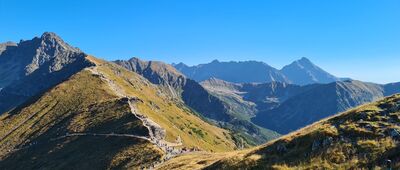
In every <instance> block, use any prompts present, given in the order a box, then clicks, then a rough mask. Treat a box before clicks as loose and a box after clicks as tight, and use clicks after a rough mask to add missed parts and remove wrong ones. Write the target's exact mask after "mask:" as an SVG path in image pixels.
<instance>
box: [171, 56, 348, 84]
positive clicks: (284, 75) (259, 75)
mask: <svg viewBox="0 0 400 170" xmlns="http://www.w3.org/2000/svg"><path fill="white" fill-rule="evenodd" d="M173 65H174V67H175V68H176V69H178V70H179V71H181V72H182V73H183V74H185V75H186V76H188V77H189V78H191V79H194V80H196V81H204V80H207V79H209V78H212V77H215V78H218V79H221V80H225V81H228V82H234V83H267V82H273V81H277V82H283V83H290V84H298V85H307V84H314V83H331V82H335V81H340V80H341V79H340V78H337V77H335V76H334V75H332V74H330V73H328V72H326V71H324V70H323V69H321V68H320V67H318V66H316V65H315V64H313V63H312V62H311V61H310V60H309V59H307V58H305V57H303V58H301V59H300V60H297V61H294V62H293V63H291V64H289V65H287V66H284V67H283V68H282V69H281V70H278V69H276V68H273V67H272V66H270V65H268V64H266V63H264V62H259V61H240V62H235V61H230V62H220V61H218V60H214V61H212V62H211V63H207V64H200V65H196V66H187V65H185V64H184V63H179V64H173Z"/></svg>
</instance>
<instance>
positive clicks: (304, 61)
mask: <svg viewBox="0 0 400 170" xmlns="http://www.w3.org/2000/svg"><path fill="white" fill-rule="evenodd" d="M296 62H300V63H312V62H311V60H310V59H308V58H307V57H301V58H300V59H298V60H296Z"/></svg>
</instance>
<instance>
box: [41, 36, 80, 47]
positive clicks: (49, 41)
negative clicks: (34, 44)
mask: <svg viewBox="0 0 400 170" xmlns="http://www.w3.org/2000/svg"><path fill="white" fill-rule="evenodd" d="M40 40H41V41H40V43H41V44H40V45H41V46H42V47H44V48H45V49H46V48H47V49H50V48H57V49H58V50H60V51H61V50H62V51H69V52H81V51H80V50H79V49H78V48H75V47H72V46H70V45H69V44H68V43H66V42H64V40H63V39H61V37H60V36H58V35H57V34H55V33H53V32H45V33H43V34H42V36H41V37H40Z"/></svg>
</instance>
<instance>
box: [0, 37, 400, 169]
mask: <svg viewBox="0 0 400 170" xmlns="http://www.w3.org/2000/svg"><path fill="white" fill-rule="evenodd" d="M399 92H400V83H390V84H384V85H382V84H375V83H367V82H362V81H356V80H350V79H342V78H337V77H335V76H333V75H331V74H329V73H327V72H326V71H324V70H322V69H321V68H319V67H318V66H316V65H314V64H313V63H312V62H311V61H310V60H308V59H306V58H302V59H300V60H298V61H295V62H293V63H291V64H290V65H288V66H285V67H283V68H282V69H281V70H278V69H275V68H273V67H271V66H269V65H267V64H266V63H263V62H258V61H244V62H219V61H217V60H215V61H213V62H211V63H209V64H201V65H198V66H192V67H189V66H186V65H184V64H182V63H180V64H176V65H169V64H166V63H164V62H161V61H145V60H141V59H139V58H135V57H134V58H131V59H129V60H116V61H105V60H102V59H99V58H96V57H95V56H91V55H88V54H86V53H85V52H83V51H82V50H80V49H78V48H76V47H73V46H71V45H69V44H68V43H66V42H64V41H63V40H62V39H61V37H59V36H57V35H56V34H55V33H51V32H45V33H44V34H43V35H41V36H40V37H35V38H33V39H31V40H26V41H23V40H21V41H20V42H19V43H13V42H7V43H3V44H0V169H285V168H286V169H315V168H323V169H341V168H342V169H343V168H344V169H354V168H358V167H367V168H370V167H371V166H377V167H382V165H383V163H382V162H383V161H384V160H386V159H392V160H396V158H398V157H399V154H398V153H400V152H399V147H398V141H399V139H400V133H399V132H400V128H399V124H398V122H399V114H398V113H399V112H400V111H399V110H400V104H399V103H400V102H399V99H400V96H399V95H393V94H395V93H399ZM390 95H393V96H390ZM385 96H390V97H386V98H385ZM369 102H373V103H370V104H366V103H369ZM363 104H366V105H363ZM343 111H344V112H343ZM339 112H343V113H339ZM337 113H339V114H337ZM285 134H287V135H285ZM282 135H283V136H282ZM265 142H267V143H265ZM263 143H265V144H263ZM261 144H262V145H261ZM256 145H259V146H256ZM253 146H255V147H253ZM244 148H247V149H244ZM242 149H243V150H242ZM395 167H400V165H399V164H395Z"/></svg>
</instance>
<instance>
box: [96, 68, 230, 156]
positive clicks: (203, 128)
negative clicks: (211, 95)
mask: <svg viewBox="0 0 400 170" xmlns="http://www.w3.org/2000/svg"><path fill="white" fill-rule="evenodd" d="M99 70H100V71H101V72H103V73H105V74H106V76H107V77H108V78H109V79H111V80H113V81H114V82H115V83H116V84H117V85H118V86H119V87H121V88H122V89H123V91H124V92H125V93H126V94H127V95H128V96H131V97H138V98H139V99H141V100H143V102H138V103H137V105H136V107H137V109H138V111H139V113H141V114H145V115H146V116H148V117H149V118H150V119H152V120H153V121H155V122H156V123H158V124H159V125H161V127H163V128H165V129H166V131H167V140H168V141H171V142H173V141H175V140H176V138H177V137H178V136H180V137H181V139H182V140H183V143H184V145H185V146H187V147H198V148H201V149H202V150H206V151H216V152H219V151H227V150H232V149H234V143H233V141H232V139H231V136H230V135H229V132H228V131H226V130H223V129H221V128H218V127H215V126H212V125H210V124H208V123H206V122H204V121H203V120H202V119H200V118H199V117H197V116H195V115H194V114H193V113H192V112H191V111H190V109H188V108H187V107H186V106H184V105H183V104H181V103H179V102H177V101H175V100H173V99H172V98H170V97H169V96H168V95H165V93H163V92H162V89H160V88H159V87H157V86H155V85H153V84H151V83H150V82H148V81H147V80H145V79H144V78H143V77H141V76H138V75H137V74H136V73H134V72H130V71H128V70H126V69H124V68H122V67H119V66H116V65H115V64H109V63H106V64H104V65H103V66H100V67H99Z"/></svg>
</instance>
